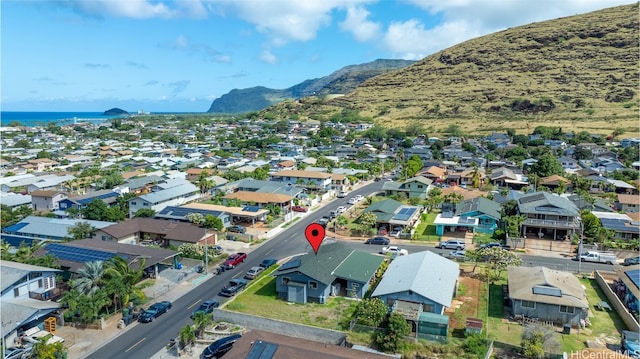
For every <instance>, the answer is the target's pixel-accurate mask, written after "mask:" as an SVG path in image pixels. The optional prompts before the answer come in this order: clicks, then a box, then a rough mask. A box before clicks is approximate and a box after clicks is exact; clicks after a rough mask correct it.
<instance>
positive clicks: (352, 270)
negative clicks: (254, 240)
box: [275, 242, 384, 304]
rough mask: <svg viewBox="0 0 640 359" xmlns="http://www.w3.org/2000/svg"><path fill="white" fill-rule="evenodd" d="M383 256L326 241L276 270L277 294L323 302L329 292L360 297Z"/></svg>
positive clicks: (336, 294)
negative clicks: (314, 252)
mask: <svg viewBox="0 0 640 359" xmlns="http://www.w3.org/2000/svg"><path fill="white" fill-rule="evenodd" d="M383 260H384V258H383V257H381V256H378V255H375V254H370V253H366V252H360V251H356V250H353V249H351V248H349V247H347V246H345V245H344V244H342V243H339V242H333V243H325V244H323V245H321V246H320V248H318V252H317V254H313V253H308V254H304V255H301V256H297V257H294V258H292V259H291V260H290V261H288V262H286V263H285V264H283V265H282V266H281V267H280V268H278V270H277V271H276V272H275V275H276V293H277V296H278V298H280V299H283V300H286V301H288V302H293V303H303V304H304V303H307V302H318V303H321V304H325V303H326V301H327V300H328V298H329V296H346V297H351V298H363V297H364V294H365V293H366V292H367V290H368V289H369V286H370V284H371V282H372V280H373V278H374V275H375V273H376V271H377V270H378V267H379V266H380V264H381V263H382V261H383Z"/></svg>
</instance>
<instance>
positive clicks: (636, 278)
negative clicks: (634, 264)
mask: <svg viewBox="0 0 640 359" xmlns="http://www.w3.org/2000/svg"><path fill="white" fill-rule="evenodd" d="M625 274H626V275H627V277H629V279H631V281H632V282H633V284H635V285H636V288H640V269H632V270H628V271H626V272H625ZM629 289H631V288H629Z"/></svg>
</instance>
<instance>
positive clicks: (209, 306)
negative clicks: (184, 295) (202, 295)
mask: <svg viewBox="0 0 640 359" xmlns="http://www.w3.org/2000/svg"><path fill="white" fill-rule="evenodd" d="M219 306H220V302H218V301H217V300H215V299H211V300H205V301H204V302H202V304H200V306H199V307H198V309H196V310H194V311H193V313H191V319H193V318H194V317H195V316H196V314H198V313H204V314H211V313H213V310H214V309H215V308H218V307H219Z"/></svg>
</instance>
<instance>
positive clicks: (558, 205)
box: [518, 192, 580, 217]
mask: <svg viewBox="0 0 640 359" xmlns="http://www.w3.org/2000/svg"><path fill="white" fill-rule="evenodd" d="M518 211H519V212H520V213H522V214H525V213H535V214H555V215H562V216H571V217H576V216H578V215H580V212H579V211H578V207H576V205H575V204H574V203H573V202H571V201H570V200H569V199H567V198H565V197H561V196H558V195H557V194H553V193H549V192H535V193H532V194H528V195H525V196H522V197H520V198H519V199H518Z"/></svg>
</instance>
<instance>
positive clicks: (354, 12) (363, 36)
mask: <svg viewBox="0 0 640 359" xmlns="http://www.w3.org/2000/svg"><path fill="white" fill-rule="evenodd" d="M369 15H370V13H369V11H367V10H366V9H364V8H363V7H358V6H349V7H348V8H347V17H346V19H345V20H344V21H343V22H342V23H340V27H341V28H342V29H343V30H346V31H349V32H351V33H352V34H353V36H354V37H355V38H356V40H358V41H360V42H364V41H368V40H371V39H373V38H376V37H377V36H378V34H379V32H380V24H379V23H376V22H373V21H368V20H367V18H368V17H369Z"/></svg>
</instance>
